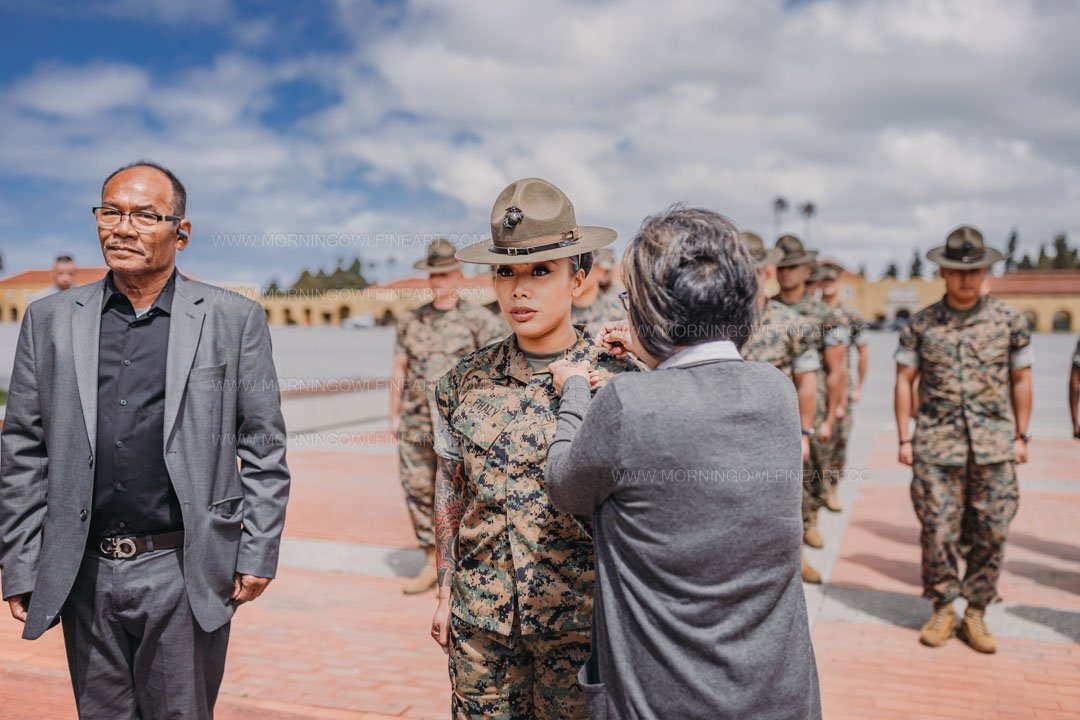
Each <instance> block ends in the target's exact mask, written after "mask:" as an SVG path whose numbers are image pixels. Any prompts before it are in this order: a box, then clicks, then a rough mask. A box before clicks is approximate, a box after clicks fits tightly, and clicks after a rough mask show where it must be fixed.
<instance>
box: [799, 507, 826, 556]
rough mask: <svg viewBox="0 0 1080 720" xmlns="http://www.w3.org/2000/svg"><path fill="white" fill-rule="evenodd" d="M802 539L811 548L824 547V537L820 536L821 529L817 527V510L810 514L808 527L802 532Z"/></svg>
mask: <svg viewBox="0 0 1080 720" xmlns="http://www.w3.org/2000/svg"><path fill="white" fill-rule="evenodd" d="M802 541H803V542H804V543H806V544H807V545H809V546H810V547H812V548H819V549H820V548H823V547H825V538H823V537H821V531H820V530H818V527H817V511H816V510H815V511H814V513H813V514H812V515H811V516H810V527H808V528H806V532H804V533H803V536H802Z"/></svg>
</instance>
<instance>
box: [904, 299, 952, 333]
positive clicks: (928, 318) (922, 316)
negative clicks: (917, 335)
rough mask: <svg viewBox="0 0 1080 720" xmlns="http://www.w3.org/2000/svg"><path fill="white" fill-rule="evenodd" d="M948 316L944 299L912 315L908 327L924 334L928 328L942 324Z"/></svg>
mask: <svg viewBox="0 0 1080 720" xmlns="http://www.w3.org/2000/svg"><path fill="white" fill-rule="evenodd" d="M946 314H947V311H946V310H945V299H944V298H942V299H941V300H938V301H937V302H933V303H930V304H929V305H927V306H926V307H924V308H923V309H922V310H919V311H918V312H917V313H915V314H914V315H912V316H911V320H910V321H909V322H908V326H909V327H910V328H911V329H912V330H914V331H916V332H922V331H923V330H925V329H926V328H928V327H931V326H933V325H939V324H941V322H942V321H943V319H944V318H945V316H946Z"/></svg>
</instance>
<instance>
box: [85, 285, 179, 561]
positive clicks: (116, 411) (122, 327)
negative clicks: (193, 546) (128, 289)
mask: <svg viewBox="0 0 1080 720" xmlns="http://www.w3.org/2000/svg"><path fill="white" fill-rule="evenodd" d="M175 287H176V271H175V270H174V271H173V274H172V277H171V278H169V282H168V283H167V284H166V285H165V288H164V289H163V290H162V291H161V294H159V295H158V297H157V299H156V300H155V301H154V304H153V305H151V307H150V309H149V310H148V311H147V312H146V314H144V315H142V316H141V317H136V314H135V309H134V308H133V307H132V305H131V302H130V301H129V300H128V298H127V296H126V295H124V294H122V293H121V292H120V291H119V290H117V288H116V285H115V284H114V283H113V278H112V273H111V272H110V273H109V274H108V275H106V276H105V281H104V293H103V295H102V301H101V337H100V339H99V341H98V414H97V453H96V454H97V464H96V466H95V468H94V506H93V514H92V516H91V519H90V542H91V543H94V542H95V541H96V540H98V539H100V538H102V537H111V536H116V535H121V536H123V535H152V534H156V533H162V532H169V531H171V530H180V529H183V527H184V523H183V519H182V517H181V514H180V501H179V500H178V499H177V497H176V492H175V491H174V490H173V487H172V482H171V481H170V479H169V471H168V468H166V466H165V454H164V450H163V444H164V433H165V363H166V359H167V358H168V352H169V316H170V312H171V310H172V299H173V290H174V289H175Z"/></svg>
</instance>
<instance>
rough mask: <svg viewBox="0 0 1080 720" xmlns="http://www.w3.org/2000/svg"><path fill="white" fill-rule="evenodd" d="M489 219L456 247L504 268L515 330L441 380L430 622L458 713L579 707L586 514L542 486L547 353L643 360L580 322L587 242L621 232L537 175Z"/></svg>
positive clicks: (586, 586) (549, 411)
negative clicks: (585, 216) (567, 508)
mask: <svg viewBox="0 0 1080 720" xmlns="http://www.w3.org/2000/svg"><path fill="white" fill-rule="evenodd" d="M491 228H492V237H493V240H491V241H488V242H484V243H478V244H476V245H472V246H470V247H467V248H464V249H462V250H460V251H458V258H459V259H461V260H463V261H466V262H476V263H484V264H490V265H495V266H497V270H496V277H495V290H496V294H497V295H498V298H499V304H500V305H501V307H502V309H503V314H504V316H505V317H506V318H507V319H508V321H509V323H510V326H511V329H512V330H513V332H514V334H513V335H510V336H509V337H508V338H506V339H505V340H503V341H502V342H500V343H497V344H493V345H489V346H487V347H484V348H481V349H479V350H477V351H476V352H474V353H472V354H471V355H468V356H466V357H465V358H464V359H463V360H462V361H461V362H460V363H458V364H457V366H456V367H455V368H454V369H453V370H451V371H450V372H449V373H447V374H446V375H444V376H443V377H442V379H441V380H440V381H439V384H438V388H437V391H436V401H437V404H438V411H439V412H438V415H439V417H438V421H437V428H436V438H435V452H436V453H437V455H438V456H439V459H438V470H437V474H436V490H435V531H436V538H437V541H436V545H437V549H438V553H439V608H438V610H437V611H436V614H435V617H434V619H433V620H432V627H431V633H432V636H433V637H434V638H435V640H436V641H437V642H438V643H439V645H440V646H442V647H443V649H444V650H445V651H447V652H448V654H449V656H450V662H449V665H450V680H451V684H452V686H453V714H454V717H456V718H515V719H516V718H534V717H535V718H584V717H586V708H585V701H584V697H583V696H582V694H581V690H580V689H579V688H578V687H577V685H576V681H575V674H576V672H577V670H578V668H579V667H581V665H582V664H584V662H585V660H586V659H587V657H588V654H589V632H590V627H591V624H592V600H593V581H594V556H593V547H592V538H591V536H590V528H591V519H590V518H579V517H575V516H571V515H566V514H564V513H561V512H559V511H557V510H556V509H555V508H554V507H553V506H552V504H551V501H550V500H549V499H548V495H547V490H546V487H545V485H544V462H545V458H546V456H547V448H548V443H549V442H550V440H551V438H552V437H553V435H554V433H555V426H556V421H557V410H558V405H559V396H558V393H557V392H556V389H555V387H554V386H553V382H552V375H551V372H550V370H549V369H548V365H549V364H550V363H552V362H555V361H557V360H567V361H569V362H571V363H575V364H581V363H584V364H587V365H588V367H589V369H590V381H591V383H592V384H593V385H594V386H598V385H600V384H602V383H603V382H604V381H605V380H606V379H607V378H609V377H611V375H612V374H613V373H616V372H620V371H623V370H631V369H635V366H634V365H632V364H631V363H630V362H629V361H628V360H625V359H622V360H620V359H617V358H615V357H613V356H612V355H610V354H608V353H606V352H605V351H604V350H603V349H601V348H600V347H599V346H597V345H595V344H594V343H593V342H592V340H591V338H590V337H589V336H588V335H585V334H582V333H580V332H579V331H577V330H575V329H574V327H573V325H572V321H571V304H572V301H573V299H574V297H576V296H577V295H578V294H580V292H581V287H582V284H583V281H584V278H585V276H586V274H587V273H588V271H589V268H590V266H591V262H592V252H591V251H593V250H595V249H598V248H600V247H602V246H604V245H607V244H609V243H611V241H612V240H614V239H615V232H614V231H613V230H608V229H606V228H599V227H578V225H577V222H576V220H575V217H574V209H573V206H572V205H571V204H570V201H569V200H568V199H567V198H566V196H565V195H563V193H562V192H561V191H560V190H559V189H558V188H556V187H555V186H553V185H551V184H550V183H547V182H545V181H543V180H538V179H526V180H519V181H518V182H515V183H513V184H512V185H510V186H509V187H508V188H506V189H505V190H504V191H503V192H502V193H501V194H500V195H499V197H498V199H497V200H496V201H495V206H494V208H493V209H492V213H491Z"/></svg>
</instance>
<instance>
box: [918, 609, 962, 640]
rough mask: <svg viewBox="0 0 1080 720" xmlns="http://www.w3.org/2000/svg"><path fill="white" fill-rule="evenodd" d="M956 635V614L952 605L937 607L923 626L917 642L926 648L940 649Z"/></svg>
mask: <svg viewBox="0 0 1080 720" xmlns="http://www.w3.org/2000/svg"><path fill="white" fill-rule="evenodd" d="M955 634H956V613H955V612H954V611H953V606H952V603H946V604H945V605H937V606H935V607H934V614H933V615H931V616H930V620H928V621H927V623H926V624H925V625H923V628H922V633H920V635H919V642H921V643H922V644H923V645H926V646H928V647H941V646H942V645H944V644H945V643H946V642H948V641H949V638H951V637H952V636H953V635H955Z"/></svg>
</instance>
